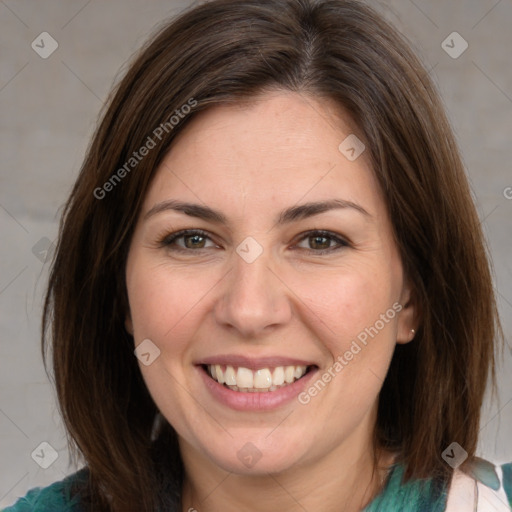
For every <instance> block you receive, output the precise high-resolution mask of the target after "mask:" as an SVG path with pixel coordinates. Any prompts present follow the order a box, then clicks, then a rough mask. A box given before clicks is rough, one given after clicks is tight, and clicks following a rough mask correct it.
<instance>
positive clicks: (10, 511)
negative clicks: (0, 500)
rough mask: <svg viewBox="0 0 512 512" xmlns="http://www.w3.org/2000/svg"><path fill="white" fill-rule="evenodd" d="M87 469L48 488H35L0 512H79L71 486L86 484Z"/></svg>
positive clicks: (76, 497) (76, 499) (77, 499)
mask: <svg viewBox="0 0 512 512" xmlns="http://www.w3.org/2000/svg"><path fill="white" fill-rule="evenodd" d="M87 479H88V469H87V468H82V469H81V470H79V471H77V472H76V473H73V474H71V475H69V476H67V477H66V478H64V479H63V480H60V481H58V482H54V483H53V484H51V485H49V486H48V487H35V488H33V489H30V490H29V491H28V492H27V494H26V495H25V496H23V497H22V498H19V499H18V500H17V501H16V503H14V504H13V505H11V506H9V507H7V508H4V509H3V510H2V512H34V511H37V512H80V502H79V496H78V495H77V496H74V497H71V492H70V489H71V486H73V485H74V484H77V483H84V482H87Z"/></svg>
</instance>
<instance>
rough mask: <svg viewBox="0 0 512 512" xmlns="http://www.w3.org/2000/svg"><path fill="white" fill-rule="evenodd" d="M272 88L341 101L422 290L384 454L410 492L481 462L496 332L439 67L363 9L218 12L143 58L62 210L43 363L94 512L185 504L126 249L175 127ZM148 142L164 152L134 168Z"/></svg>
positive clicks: (394, 380) (231, 6) (329, 2)
mask: <svg viewBox="0 0 512 512" xmlns="http://www.w3.org/2000/svg"><path fill="white" fill-rule="evenodd" d="M272 89H274V90H276V89H277V90H279V89H281V90H287V91H296V92H300V93H301V94H306V95H310V96H311V97H315V98H329V99H331V100H334V101H335V102H337V104H338V105H339V106H340V107H341V108H342V109H343V111H344V112H346V113H348V115H350V117H351V119H352V120H353V122H354V123H355V124H356V126H357V127H358V128H359V130H360V132H361V133H362V134H363V136H364V139H365V144H366V147H367V152H368V155H369V157H370V159H371V163H372V167H373V171H374V173H375V176H376V177H377V179H378V182H379V184H380V187H381V189H382V192H383V195H384V197H385V201H386V206H387V208H388V211H389V215H390V218H391V222H392V227H393V233H394V237H395V241H396V244H397V246H398V248H399V251H400V255H401V259H402V264H403V266H404V270H405V273H406V275H407V276H408V277H409V278H410V279H411V282H412V283H413V288H414V296H415V300H416V302H417V305H418V308H419V311H420V326H419V328H418V330H417V334H416V337H415V340H414V341H413V342H411V343H409V344H406V345H398V346H397V347H396V350H395V353H394V355H393V359H392V362H391V366H390V369H389V372H388V375H387V377H386V379H385V382H384V384H383V387H382V390H381V393H380V396H379V408H378V418H377V423H376V426H375V432H374V434H375V435H374V438H375V446H376V447H381V448H386V449H393V450H396V451H398V452H399V453H400V460H401V462H402V463H403V464H404V465H405V468H406V473H405V477H406V479H407V480H408V479H410V478H427V477H436V478H437V479H440V480H441V481H444V482H445V483H447V482H449V480H450V477H451V475H452V470H451V468H450V467H449V466H448V465H447V464H446V463H445V462H444V461H443V460H442V458H441V453H442V452H443V450H444V449H445V448H446V447H447V446H448V445H449V444H450V443H451V442H452V441H457V442H458V443H459V444H460V445H461V446H463V447H464V449H465V450H466V451H467V452H468V455H469V457H468V461H467V462H470V461H471V460H472V459H473V457H474V455H475V449H476V445H477V436H478V429H479V420H480V408H481V405H482V400H483V396H484V391H485V387H486V386H485V385H486V382H487V381H488V377H489V376H490V377H492V378H493V380H492V382H493V384H494V385H495V376H494V374H495V371H494V365H495V361H494V342H495V341H496V340H497V339H498V337H499V334H500V333H501V336H502V331H501V326H500V322H499V318H498V314H497V309H496V303H495V296H494V291H493V285H492V278H491V273H490V264H489V258H488V255H487V249H486V246H485V243H484V239H483V236H482V232H481V228H480V222H479V219H478V216H477V213H476V210H475V206H474V203H473V201H472V198H471V194H470V189H469V186H468V182H467V178H466V176H465V171H464V168H463V164H462V160H461V157H460V152H459V149H458V147H457V144H456V141H455V138H454V135H453V133H452V130H451V128H450V125H449V122H448V120H447V117H446V115H445V112H444V108H443V105H442V102H441V100H440V99H439V93H438V92H437V90H436V87H435V85H434V84H433V83H432V81H431V79H430V77H429V75H428V73H427V71H426V70H425V68H424V67H423V65H422V64H421V62H420V61H419V60H418V58H417V57H416V56H415V55H414V54H413V52H412V51H411V49H410V44H409V42H408V41H407V40H406V39H404V37H403V36H401V35H400V34H399V33H398V32H397V30H396V29H394V28H393V27H392V26H391V25H390V24H389V23H388V22H386V21H385V20H384V19H383V17H382V16H381V15H380V14H379V13H377V12H376V11H375V10H373V9H372V8H370V7H368V6H367V5H365V4H363V3H361V2H359V1H356V0H318V1H314V0H312V1H308V0H258V1H257V2H256V1H254V2H253V1H247V0H213V1H211V2H208V3H204V4H202V5H199V6H196V7H193V8H190V9H188V10H187V11H185V12H183V13H182V14H180V15H179V16H178V17H177V18H175V19H173V20H171V21H170V22H166V23H165V24H164V26H163V27H162V28H160V29H159V30H158V32H157V33H156V34H155V35H154V36H153V37H152V38H151V40H150V41H149V42H148V43H147V44H146V45H145V46H144V47H143V48H142V49H141V51H140V52H139V53H138V54H137V55H136V56H135V57H134V58H133V59H132V61H131V63H130V66H129V67H128V69H127V71H126V73H125V75H124V77H123V78H122V79H121V80H120V81H119V83H118V84H117V85H116V87H115V88H114V90H113V92H112V93H111V95H110V97H109V99H108V102H107V105H106V107H105V109H104V111H103V113H102V115H101V119H100V121H99V123H98V127H97V129H96V132H95V134H94V136H93V138H92V141H91V143H90V146H89V148H88V150H87V154H86V157H85V160H84V163H83V165H82V168H81V170H80V173H79V176H78V178H77V180H76V182H75V184H74V187H73V189H72V192H71V195H70V197H69V198H68V200H67V202H66V204H65V206H64V210H63V213H62V218H61V222H60V226H59V238H58V243H57V249H56V252H55V255H54V259H53V261H52V266H51V273H50V278H49V284H48V289H47V293H46V297H45V303H44V312H43V320H42V352H43V358H44V362H45V367H46V368H47V372H48V366H49V364H48V363H49V360H48V359H49V357H51V362H52V365H53V369H52V371H53V374H52V373H51V372H49V375H50V378H51V379H52V380H54V383H55V387H56V391H57V397H58V402H59V407H60V411H61V414H62V417H63V420H64V423H65V427H66V430H67V433H68V441H69V447H70V453H71V454H72V456H73V458H75V460H78V459H79V458H80V459H83V461H85V464H86V466H87V469H88V475H89V477H88V483H87V485H86V486H85V487H84V488H83V489H81V490H80V492H81V494H82V502H83V504H84V507H88V510H94V511H95V512H97V511H113V512H126V511H127V510H137V511H141V510H144V511H152V510H157V509H158V508H159V507H164V506H167V507H169V508H168V509H171V506H174V507H178V504H179V500H180V490H181V487H180V486H181V481H182V480H181V479H182V470H183V468H182V465H181V459H180V456H179V450H178V445H177V442H176V433H175V431H174V429H173V428H172V426H171V425H169V424H168V423H167V422H166V421H165V420H164V421H160V423H159V424H157V423H156V420H157V419H158V418H159V411H158V409H157V407H156V405H155V404H154V402H153V400H152V398H151V396H150V394H149V392H148V390H147V388H146V386H145V384H144V381H143V379H142V375H141V372H140V369H139V366H138V362H137V359H136V357H135V356H134V353H133V350H134V340H133V338H132V336H131V335H130V334H128V333H127V332H126V330H125V327H124V321H125V317H126V313H127V311H128V300H127V292H126V285H125V265H126V258H127V252H128V248H129V245H130V241H131V236H132V233H133V230H134V226H135V223H136V220H137V217H138V214H139V211H140V208H141V205H142V202H143V199H144V197H145V194H146V191H147V189H148V186H149V184H150V182H151V179H152V177H153V175H154V173H155V170H156V169H157V167H158V165H159V163H160V162H161V161H162V160H163V158H164V157H165V155H166V154H167V152H168V151H170V150H172V148H171V144H172V142H173V140H174V138H175V137H176V136H177V135H178V134H179V133H180V132H181V130H183V128H184V127H185V126H187V124H188V123H189V122H190V121H191V120H192V119H193V118H194V117H196V116H197V115H200V113H201V111H204V110H205V109H207V108H209V107H211V106H213V105H219V104H226V103H231V104H232V103H237V102H242V101H248V100H250V99H251V98H253V97H255V96H256V95H258V94H260V93H262V92H265V91H267V90H272ZM191 100H193V101H191ZM192 103H193V105H194V106H193V108H191V109H189V110H190V111H189V110H187V112H188V113H187V115H182V116H179V122H177V123H176V122H174V121H170V120H171V118H172V116H173V115H174V116H176V115H178V113H180V112H181V113H183V112H184V111H185V109H184V107H183V106H184V105H187V104H188V105H191V104H192ZM177 110H178V113H177V112H176V111H177ZM158 128H160V131H159V132H157V133H158V134H159V135H160V137H159V138H158V140H156V139H157V137H156V136H155V130H156V129H158ZM148 137H151V138H152V139H153V140H154V142H155V146H154V147H152V148H151V149H150V150H149V151H147V152H145V153H147V154H145V156H143V157H141V158H140V160H139V159H137V161H136V163H135V162H134V161H131V160H130V159H131V158H134V156H133V155H134V152H137V153H138V152H139V150H140V149H141V148H142V147H143V146H145V145H146V146H147V145H148ZM140 153H142V152H140ZM140 153H138V154H139V155H140ZM121 169H124V170H125V172H124V173H123V172H122V171H121ZM114 175H115V176H116V177H114ZM160 419H161V417H160ZM158 425H160V426H158ZM166 500H167V501H166ZM171 504H172V505H171ZM176 509H177V508H176Z"/></svg>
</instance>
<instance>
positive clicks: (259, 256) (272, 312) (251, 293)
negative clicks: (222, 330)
mask: <svg viewBox="0 0 512 512" xmlns="http://www.w3.org/2000/svg"><path fill="white" fill-rule="evenodd" d="M249 238H250V237H249ZM256 244H257V245H256ZM272 267H275V265H273V262H272V256H271V252H270V251H269V250H267V249H265V250H264V249H263V246H262V245H261V244H259V243H258V242H256V241H255V240H254V239H249V240H248V239H246V240H244V241H243V242H242V243H241V244H240V245H239V246H238V247H237V249H236V252H234V253H233V265H232V270H231V272H230V273H229V276H228V277H227V279H226V280H225V284H224V288H223V290H222V297H221V300H220V301H219V303H218V305H217V308H216V318H217V321H218V322H220V323H222V324H224V325H229V326H232V327H234V328H236V329H237V330H239V331H240V333H241V334H245V335H249V334H250V335H256V334H257V333H258V332H260V331H262V330H263V329H265V328H266V327H268V326H274V325H277V324H279V323H284V322H286V321H287V320H289V318H290V305H289V304H288V300H287V297H286V292H285V287H284V286H283V285H282V283H281V281H280V280H279V279H278V278H277V276H276V275H275V271H274V270H273V268H272Z"/></svg>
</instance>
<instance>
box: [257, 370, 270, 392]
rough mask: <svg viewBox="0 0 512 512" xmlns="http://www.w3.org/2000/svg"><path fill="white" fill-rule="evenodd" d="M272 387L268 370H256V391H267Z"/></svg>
mask: <svg viewBox="0 0 512 512" xmlns="http://www.w3.org/2000/svg"><path fill="white" fill-rule="evenodd" d="M270 386H272V374H271V373H270V370H269V369H268V368H264V369H263V370H256V371H255V372H254V387H255V388H258V389H268V388H269V387H270Z"/></svg>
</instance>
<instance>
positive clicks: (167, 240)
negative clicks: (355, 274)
mask: <svg viewBox="0 0 512 512" xmlns="http://www.w3.org/2000/svg"><path fill="white" fill-rule="evenodd" d="M187 235H188V236H194V235H199V236H202V237H204V238H208V239H209V240H210V241H212V242H214V240H213V239H212V236H211V235H210V233H208V232H207V231H205V230H203V229H199V228H189V229H182V230H179V231H176V232H174V233H167V234H165V235H164V236H162V237H159V239H158V240H159V242H158V243H159V246H160V247H167V248H168V247H169V246H171V245H172V243H173V242H174V241H175V240H177V239H179V238H181V237H183V236H187ZM314 235H316V236H325V237H328V238H331V239H332V240H334V241H335V242H336V243H337V244H338V246H337V247H336V246H335V247H330V248H328V249H323V250H314V249H306V248H302V247H300V248H299V249H302V250H305V251H308V252H309V253H310V254H315V255H321V254H327V253H334V252H336V251H337V250H340V249H343V248H345V247H351V245H352V244H351V242H350V241H349V240H348V239H347V238H346V237H343V236H342V235H339V234H337V233H334V232H332V231H328V230H325V229H311V230H308V231H305V232H303V233H300V234H299V235H297V237H296V238H295V241H294V242H293V243H294V244H297V243H299V242H302V241H303V240H305V239H307V238H310V237H312V236H314ZM214 243H215V242H214ZM206 249H210V247H202V248H199V249H186V248H183V247H179V246H175V247H174V248H173V249H172V250H173V251H176V252H188V253H191V252H202V251H204V250H206ZM294 250H296V248H294Z"/></svg>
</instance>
